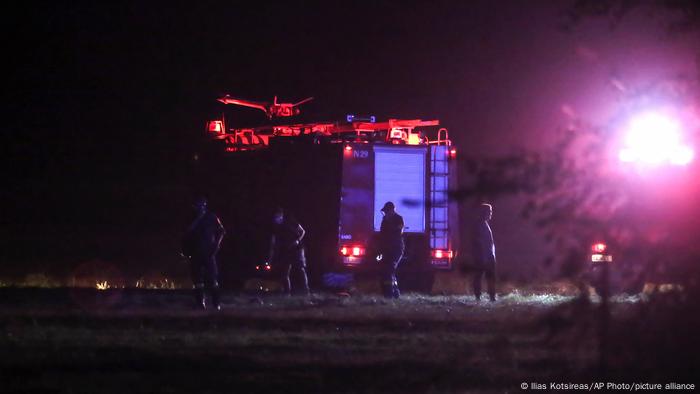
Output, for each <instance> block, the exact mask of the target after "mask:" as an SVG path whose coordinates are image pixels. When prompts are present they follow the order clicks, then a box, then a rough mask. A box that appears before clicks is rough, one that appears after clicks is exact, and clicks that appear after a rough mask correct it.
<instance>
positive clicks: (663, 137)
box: [618, 113, 694, 166]
mask: <svg viewBox="0 0 700 394" xmlns="http://www.w3.org/2000/svg"><path fill="white" fill-rule="evenodd" d="M624 144H625V145H624V147H623V148H622V149H621V150H620V152H619V155H618V157H619V159H620V161H622V162H627V163H634V162H636V163H640V164H646V165H652V166H655V165H661V164H673V165H687V164H689V163H690V162H691V161H693V156H694V152H693V150H692V149H691V148H690V147H689V146H687V145H684V144H683V143H682V141H681V127H680V124H679V123H678V122H676V121H675V120H673V119H670V118H668V117H666V116H663V115H659V114H656V113H647V114H644V115H641V116H639V117H637V118H635V119H633V120H632V121H631V122H630V124H629V128H628V129H627V134H626V135H625V139H624Z"/></svg>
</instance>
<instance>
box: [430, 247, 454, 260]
mask: <svg viewBox="0 0 700 394" xmlns="http://www.w3.org/2000/svg"><path fill="white" fill-rule="evenodd" d="M433 257H434V258H436V259H451V258H452V251H451V250H441V249H436V250H433Z"/></svg>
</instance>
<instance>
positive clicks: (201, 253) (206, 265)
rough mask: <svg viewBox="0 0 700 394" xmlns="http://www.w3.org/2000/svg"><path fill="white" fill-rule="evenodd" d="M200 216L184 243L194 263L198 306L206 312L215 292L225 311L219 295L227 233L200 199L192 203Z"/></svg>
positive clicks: (214, 300)
mask: <svg viewBox="0 0 700 394" xmlns="http://www.w3.org/2000/svg"><path fill="white" fill-rule="evenodd" d="M192 208H193V209H194V210H195V213H196V217H195V219H194V221H193V222H192V224H190V226H189V228H188V229H187V232H186V233H185V236H184V237H183V241H182V253H183V255H185V256H186V257H187V258H188V259H189V260H190V266H191V269H192V283H193V284H194V290H195V298H196V300H197V304H198V305H200V306H201V307H202V308H204V309H206V307H207V301H206V293H207V291H208V292H210V293H211V302H212V304H213V306H214V308H215V309H217V310H220V309H221V299H220V294H219V280H218V276H219V270H218V267H217V264H216V254H217V253H218V252H219V248H220V247H221V241H222V240H223V238H224V235H225V234H226V230H224V226H223V225H222V224H221V220H219V218H218V217H217V216H216V215H215V214H214V213H213V212H211V211H209V210H208V209H207V200H206V199H205V198H198V199H197V200H195V202H194V204H192Z"/></svg>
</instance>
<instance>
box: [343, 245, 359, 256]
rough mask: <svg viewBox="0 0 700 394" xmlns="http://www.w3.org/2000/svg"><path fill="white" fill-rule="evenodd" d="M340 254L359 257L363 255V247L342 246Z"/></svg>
mask: <svg viewBox="0 0 700 394" xmlns="http://www.w3.org/2000/svg"><path fill="white" fill-rule="evenodd" d="M340 254H341V255H343V256H345V257H360V256H364V255H365V248H364V247H362V246H360V245H353V246H342V247H341V248H340Z"/></svg>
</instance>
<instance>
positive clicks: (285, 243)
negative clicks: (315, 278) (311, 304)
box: [268, 208, 309, 295]
mask: <svg viewBox="0 0 700 394" xmlns="http://www.w3.org/2000/svg"><path fill="white" fill-rule="evenodd" d="M272 219H273V228H272V238H271V240H270V253H269V255H268V257H269V258H268V261H270V262H271V263H272V265H273V267H274V266H279V267H280V270H281V271H280V272H281V274H282V278H281V279H282V287H283V291H284V293H285V294H286V295H291V294H292V291H293V290H294V291H295V292H298V293H301V294H303V295H309V279H308V277H307V275H306V255H305V253H304V245H303V243H302V241H303V239H304V235H306V231H305V230H304V228H303V227H302V226H301V224H299V223H298V222H297V221H296V220H295V219H294V217H293V216H292V215H291V214H289V213H285V211H284V209H282V208H277V209H276V210H275V213H274V215H273V217H272ZM292 271H294V273H295V276H296V277H297V282H298V285H299V287H300V289H298V288H297V287H296V285H295V286H294V288H292V281H291V278H290V275H291V273H292Z"/></svg>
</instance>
